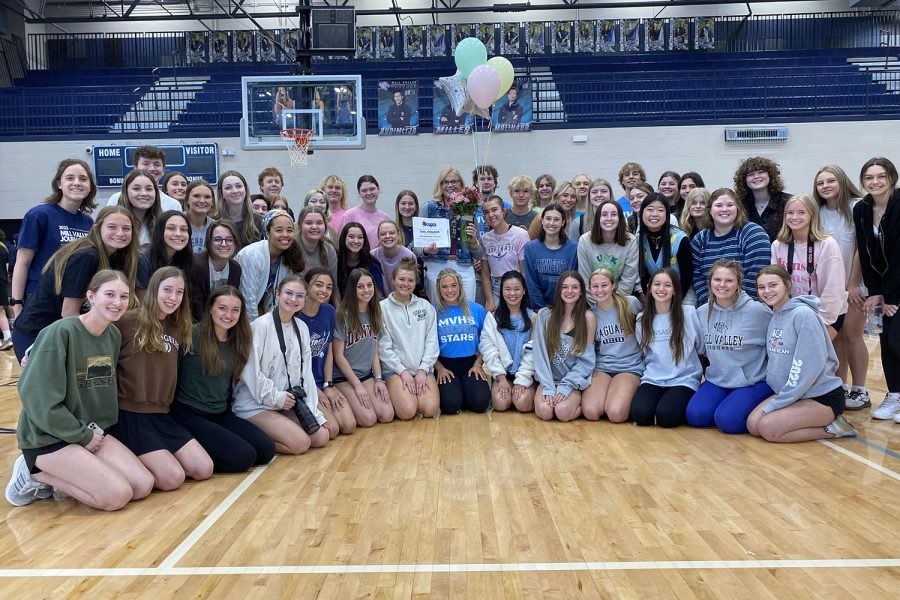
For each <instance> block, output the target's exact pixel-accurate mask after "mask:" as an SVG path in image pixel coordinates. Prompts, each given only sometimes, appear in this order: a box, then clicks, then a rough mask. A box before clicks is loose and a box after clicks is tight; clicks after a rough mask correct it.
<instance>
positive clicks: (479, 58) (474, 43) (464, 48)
mask: <svg viewBox="0 0 900 600" xmlns="http://www.w3.org/2000/svg"><path fill="white" fill-rule="evenodd" d="M453 59H454V60H455V61H456V68H457V69H459V73H460V75H462V76H463V78H467V77H468V76H469V73H471V72H472V69H474V68H475V67H477V66H478V65H483V64H484V63H485V62H487V48H485V47H484V44H483V43H481V40H479V39H478V38H466V39H464V40H463V41H461V42H460V43H459V44H457V45H456V52H455V53H454V54H453Z"/></svg>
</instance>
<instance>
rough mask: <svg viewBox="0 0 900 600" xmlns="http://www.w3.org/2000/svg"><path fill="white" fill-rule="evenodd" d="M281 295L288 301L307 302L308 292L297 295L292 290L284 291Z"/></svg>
mask: <svg viewBox="0 0 900 600" xmlns="http://www.w3.org/2000/svg"><path fill="white" fill-rule="evenodd" d="M281 295H282V296H284V297H285V298H287V299H288V300H305V299H306V292H298V293H296V294H295V293H294V292H292V291H291V290H284V291H283V292H281Z"/></svg>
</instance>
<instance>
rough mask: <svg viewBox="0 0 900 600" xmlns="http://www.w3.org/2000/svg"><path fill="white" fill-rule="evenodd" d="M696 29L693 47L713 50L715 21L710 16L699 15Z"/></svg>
mask: <svg viewBox="0 0 900 600" xmlns="http://www.w3.org/2000/svg"><path fill="white" fill-rule="evenodd" d="M696 24H697V31H696V34H695V35H694V48H696V49H697V50H715V48H716V21H715V19H713V18H712V17H700V18H699V19H697V21H696Z"/></svg>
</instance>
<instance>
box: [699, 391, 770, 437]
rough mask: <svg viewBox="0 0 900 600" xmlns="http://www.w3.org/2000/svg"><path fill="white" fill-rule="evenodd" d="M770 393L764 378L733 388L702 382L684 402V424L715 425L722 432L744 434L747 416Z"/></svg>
mask: <svg viewBox="0 0 900 600" xmlns="http://www.w3.org/2000/svg"><path fill="white" fill-rule="evenodd" d="M773 394H774V392H773V391H772V388H770V387H769V384H767V383H766V382H765V381H760V382H759V383H755V384H753V385H749V386H747V387H740V388H734V389H728V388H723V387H719V386H717V385H716V384H714V383H710V382H709V381H704V382H703V383H702V384H701V385H700V388H699V389H698V390H697V392H696V393H695V394H694V397H693V398H691V401H690V402H688V406H687V422H688V425H690V426H692V427H712V426H713V425H715V426H716V427H718V428H719V429H720V430H721V431H722V433H747V417H749V416H750V413H751V412H753V409H754V408H756V407H757V406H758V405H759V403H760V402H762V401H763V400H765V399H766V398H768V397H769V396H772V395H773Z"/></svg>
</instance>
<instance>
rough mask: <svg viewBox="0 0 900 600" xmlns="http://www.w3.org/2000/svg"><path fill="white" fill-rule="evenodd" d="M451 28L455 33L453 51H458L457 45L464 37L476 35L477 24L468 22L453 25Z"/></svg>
mask: <svg viewBox="0 0 900 600" xmlns="http://www.w3.org/2000/svg"><path fill="white" fill-rule="evenodd" d="M450 30H451V31H452V33H453V46H452V48H451V50H453V52H456V46H457V45H458V44H459V43H460V42H461V41H463V40H464V39H466V38H470V37H476V35H475V26H474V25H471V24H468V23H463V24H454V25H451V26H450Z"/></svg>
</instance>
